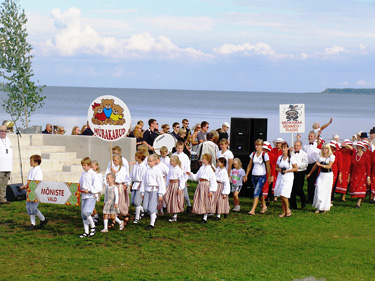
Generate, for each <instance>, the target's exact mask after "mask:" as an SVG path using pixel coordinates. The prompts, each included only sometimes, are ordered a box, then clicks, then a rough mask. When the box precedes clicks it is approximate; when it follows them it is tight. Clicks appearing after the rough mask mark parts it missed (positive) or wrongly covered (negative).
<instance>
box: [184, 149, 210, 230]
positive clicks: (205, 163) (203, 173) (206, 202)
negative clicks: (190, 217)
mask: <svg viewBox="0 0 375 281" xmlns="http://www.w3.org/2000/svg"><path fill="white" fill-rule="evenodd" d="M211 161H212V157H211V155H210V154H208V153H205V154H204V155H203V156H202V166H201V167H200V168H199V170H198V172H197V173H196V174H193V173H190V172H187V174H188V175H189V177H190V179H191V180H195V181H199V183H198V185H197V189H196V190H195V194H194V205H193V213H195V214H198V215H203V218H202V223H207V216H208V214H214V213H215V212H216V202H215V200H214V196H213V195H214V193H215V192H216V190H217V182H216V176H215V169H214V168H213V167H212V164H211Z"/></svg>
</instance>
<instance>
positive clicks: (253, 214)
mask: <svg viewBox="0 0 375 281" xmlns="http://www.w3.org/2000/svg"><path fill="white" fill-rule="evenodd" d="M247 214H248V215H250V216H255V213H252V212H251V211H250V212H248V213H247Z"/></svg>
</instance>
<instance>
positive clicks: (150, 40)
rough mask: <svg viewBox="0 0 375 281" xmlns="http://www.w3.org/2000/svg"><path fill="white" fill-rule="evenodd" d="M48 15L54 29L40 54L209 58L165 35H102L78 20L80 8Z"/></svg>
mask: <svg viewBox="0 0 375 281" xmlns="http://www.w3.org/2000/svg"><path fill="white" fill-rule="evenodd" d="M52 18H53V22H54V25H55V27H56V29H57V32H56V34H55V35H54V38H49V39H47V40H45V41H44V43H43V44H41V47H42V51H43V54H45V55H52V54H53V53H57V54H58V55H60V56H63V57H66V56H81V55H89V56H90V55H99V56H104V57H111V58H138V59H139V58H144V57H147V56H152V57H153V58H164V59H165V58H166V59H171V58H178V57H186V56H187V57H190V58H193V59H198V58H199V59H204V60H205V59H210V58H212V55H209V54H205V53H204V52H202V51H200V50H196V49H194V48H192V47H189V48H180V47H178V46H177V45H175V44H174V43H172V41H171V40H170V39H169V38H167V37H166V36H158V37H153V36H152V35H151V34H150V33H148V32H142V33H138V34H133V35H132V36H130V37H129V38H116V37H114V36H102V35H101V34H100V33H99V32H98V31H97V30H96V29H94V28H92V27H91V25H90V24H88V23H87V22H85V23H83V21H82V20H81V12H80V10H79V9H77V8H69V9H68V10H66V11H64V12H61V11H60V9H54V10H52Z"/></svg>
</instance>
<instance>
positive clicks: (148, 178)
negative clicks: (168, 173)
mask: <svg viewBox="0 0 375 281" xmlns="http://www.w3.org/2000/svg"><path fill="white" fill-rule="evenodd" d="M139 191H140V192H141V193H145V191H147V192H152V191H158V193H159V195H160V196H163V195H164V194H165V191H166V187H165V181H164V179H163V175H162V173H161V171H160V169H159V168H158V167H156V166H154V167H152V168H151V167H149V168H147V170H146V172H145V175H144V176H143V180H142V183H141V186H140V188H139Z"/></svg>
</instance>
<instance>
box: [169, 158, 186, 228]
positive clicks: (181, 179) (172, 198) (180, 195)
mask: <svg viewBox="0 0 375 281" xmlns="http://www.w3.org/2000/svg"><path fill="white" fill-rule="evenodd" d="M170 160H171V161H170V164H171V166H170V169H169V173H168V177H167V192H166V193H165V195H164V202H165V204H166V206H167V212H168V213H169V214H173V216H172V218H171V219H169V221H170V222H176V221H177V213H181V212H183V211H184V188H185V183H186V182H185V176H184V173H183V172H182V169H181V162H180V159H179V158H178V156H176V155H172V156H171V159H170Z"/></svg>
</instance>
